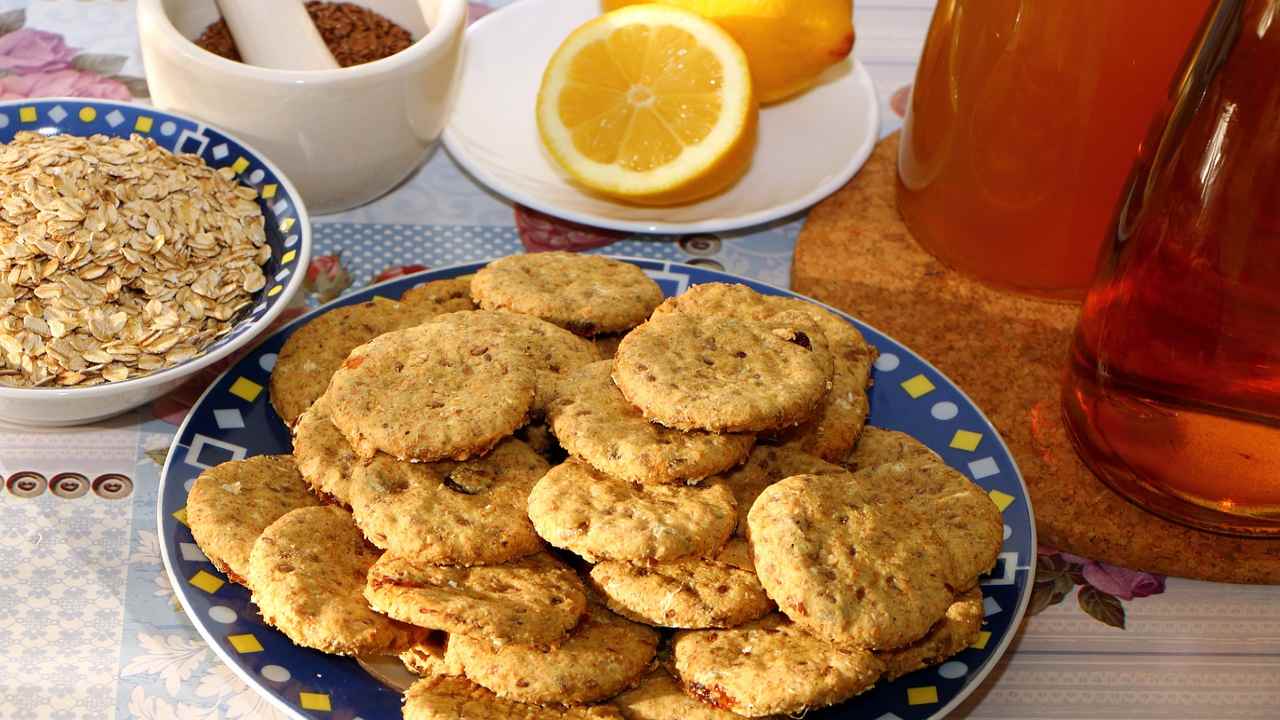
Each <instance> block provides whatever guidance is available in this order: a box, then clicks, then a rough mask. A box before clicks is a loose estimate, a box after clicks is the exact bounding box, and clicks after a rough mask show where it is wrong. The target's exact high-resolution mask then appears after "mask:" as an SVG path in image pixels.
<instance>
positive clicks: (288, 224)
mask: <svg viewBox="0 0 1280 720" xmlns="http://www.w3.org/2000/svg"><path fill="white" fill-rule="evenodd" d="M263 197H266V195H263ZM292 227H293V218H285V219H283V220H281V221H280V232H289V228H292Z"/></svg>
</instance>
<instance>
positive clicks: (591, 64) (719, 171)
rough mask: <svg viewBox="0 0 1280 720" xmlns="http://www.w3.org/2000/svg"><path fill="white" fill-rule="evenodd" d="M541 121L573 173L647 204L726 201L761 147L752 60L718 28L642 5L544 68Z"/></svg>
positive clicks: (615, 15)
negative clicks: (725, 193) (720, 197)
mask: <svg viewBox="0 0 1280 720" xmlns="http://www.w3.org/2000/svg"><path fill="white" fill-rule="evenodd" d="M537 112H538V130H539V133H540V134H541V135H542V141H543V143H544V144H545V145H546V147H547V149H548V151H550V153H551V155H552V156H553V157H554V158H555V159H556V161H557V162H559V163H560V165H561V166H562V167H564V169H565V171H566V172H568V173H569V174H570V175H571V176H572V177H573V178H574V179H575V180H577V181H578V182H579V183H581V184H582V185H585V186H586V187H588V188H590V189H593V190H596V191H597V192H600V193H604V194H606V195H610V196H613V197H615V198H620V199H623V200H627V201H630V202H634V203H639V204H649V205H670V204H677V203H683V202H691V201H693V200H697V199H700V198H704V197H706V196H709V195H712V194H715V193H717V192H720V191H721V190H724V189H725V188H726V187H728V186H729V185H731V184H732V183H733V182H734V181H735V180H737V179H738V178H739V177H740V176H741V175H742V173H743V172H745V171H746V169H747V166H748V165H750V163H751V154H752V151H753V150H754V147H755V128H756V114H757V110H756V102H755V98H754V95H753V94H752V89H751V73H750V70H749V68H748V65H747V58H746V56H745V55H744V54H743V52H742V49H741V48H740V47H738V45H737V43H736V42H735V41H734V40H733V38H732V37H730V36H729V35H728V33H726V32H725V31H724V30H722V29H720V27H719V26H717V25H716V24H715V23H712V22H710V21H709V20H706V19H704V18H702V17H700V16H698V15H695V14H693V13H691V12H688V11H685V10H680V9H677V8H670V7H663V6H658V5H637V6H632V7H627V8H623V9H621V10H617V11H614V12H611V13H608V14H607V15H602V16H600V17H598V18H595V19H594V20H591V21H589V22H587V23H586V24H585V25H583V26H582V27H579V28H578V29H577V30H575V31H574V32H573V33H572V34H571V35H569V37H568V38H566V39H565V41H564V43H563V44H562V45H561V46H560V49H558V50H557V51H556V53H555V55H553V56H552V58H551V62H550V63H549V64H548V65H547V69H546V72H545V73H544V74H543V76H542V87H541V88H540V89H539V91H538V109H537Z"/></svg>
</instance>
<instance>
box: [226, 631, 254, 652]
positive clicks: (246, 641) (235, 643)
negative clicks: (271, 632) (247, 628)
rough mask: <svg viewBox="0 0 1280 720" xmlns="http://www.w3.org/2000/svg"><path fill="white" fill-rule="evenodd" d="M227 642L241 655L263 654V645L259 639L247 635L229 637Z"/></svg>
mask: <svg viewBox="0 0 1280 720" xmlns="http://www.w3.org/2000/svg"><path fill="white" fill-rule="evenodd" d="M227 642H229V643H231V647H233V648H235V649H236V652H238V653H240V654H241V655H245V654H248V653H256V652H262V643H260V642H258V638H256V637H254V636H252V635H250V634H248V633H245V634H244V635H228V636H227Z"/></svg>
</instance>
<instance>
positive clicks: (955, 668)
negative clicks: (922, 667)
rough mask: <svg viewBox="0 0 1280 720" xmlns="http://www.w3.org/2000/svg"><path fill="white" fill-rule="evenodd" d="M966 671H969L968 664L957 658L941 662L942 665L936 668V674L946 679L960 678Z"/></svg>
mask: <svg viewBox="0 0 1280 720" xmlns="http://www.w3.org/2000/svg"><path fill="white" fill-rule="evenodd" d="M967 672H969V666H968V665H965V664H964V663H962V662H960V661H959V660H952V661H951V662H946V663H943V664H942V666H941V667H939V668H938V674H939V675H941V676H942V677H944V678H946V679H948V680H955V679H957V678H962V677H964V676H965V673H967Z"/></svg>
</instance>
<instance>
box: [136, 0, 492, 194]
mask: <svg viewBox="0 0 1280 720" xmlns="http://www.w3.org/2000/svg"><path fill="white" fill-rule="evenodd" d="M263 1H264V2H267V1H270V0H263ZM359 4H361V5H365V6H367V7H369V8H370V9H372V10H375V11H377V12H379V13H381V14H382V15H384V16H386V17H387V18H389V19H391V20H392V21H394V22H396V23H397V24H399V25H400V26H402V27H404V28H405V29H407V30H409V32H410V33H412V34H413V36H414V37H416V38H419V40H418V41H417V42H415V43H414V44H413V45H412V46H410V47H409V48H406V49H405V50H403V51H401V52H398V53H396V54H395V55H392V56H391V57H388V58H384V59H382V60H378V61H376V62H371V63H366V64H364V65H357V66H355V67H350V68H341V69H337V70H315V71H287V70H270V69H266V68H259V67H253V66H251V65H245V64H243V63H238V62H233V61H231V60H227V59H225V58H222V57H219V56H217V55H214V54H213V53H210V52H207V51H205V50H203V49H201V48H199V47H198V46H196V45H195V43H193V42H192V41H191V38H195V37H197V36H199V34H200V33H201V32H202V31H203V30H204V28H205V27H207V26H208V25H209V24H210V23H211V22H213V21H215V20H217V18H218V11H217V7H216V6H215V4H214V0H138V37H139V41H140V43H141V46H142V60H143V63H144V64H145V65H146V69H147V84H148V85H149V87H150V88H151V99H152V100H153V101H154V102H155V103H156V105H157V106H158V107H161V108H165V109H171V110H175V111H178V112H183V113H187V114H189V115H192V116H195V117H197V118H200V119H202V120H207V121H209V122H210V123H213V124H215V125H218V126H221V127H225V128H227V129H229V130H231V131H233V132H235V133H237V134H238V135H240V136H241V137H243V138H244V139H245V140H247V141H249V142H251V143H253V144H254V145H255V146H257V147H259V148H261V149H262V151H263V152H265V153H266V154H267V155H268V156H270V157H271V158H272V159H273V160H275V162H277V163H278V164H279V165H280V167H281V168H283V169H284V171H285V172H286V173H288V174H289V177H291V178H293V180H294V182H296V183H297V185H298V189H299V190H300V191H301V193H302V197H303V198H304V199H305V200H306V202H307V205H308V206H309V207H310V208H311V209H312V211H313V212H315V213H319V214H325V213H333V212H339V211H342V210H346V209H348V208H352V207H355V206H357V205H362V204H364V203H366V202H369V201H370V200H373V199H374V198H377V197H378V196H380V195H382V194H383V193H385V192H387V191H388V190H390V189H391V188H393V187H395V186H396V185H397V184H398V183H399V182H400V181H402V180H404V179H405V178H406V177H407V176H408V175H409V174H410V173H412V172H413V171H414V170H415V169H416V168H417V167H418V166H419V165H421V164H422V162H423V160H425V159H426V157H427V153H428V152H429V151H430V150H431V147H432V145H433V144H434V143H435V142H436V140H437V139H438V138H439V136H440V132H441V130H442V129H443V128H444V124H445V120H446V112H447V109H448V106H449V100H450V96H451V93H452V91H453V86H454V78H455V76H456V75H457V68H458V58H459V55H460V52H461V47H462V38H463V30H464V29H465V28H466V24H467V3H466V0H359ZM428 28H430V30H428Z"/></svg>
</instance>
